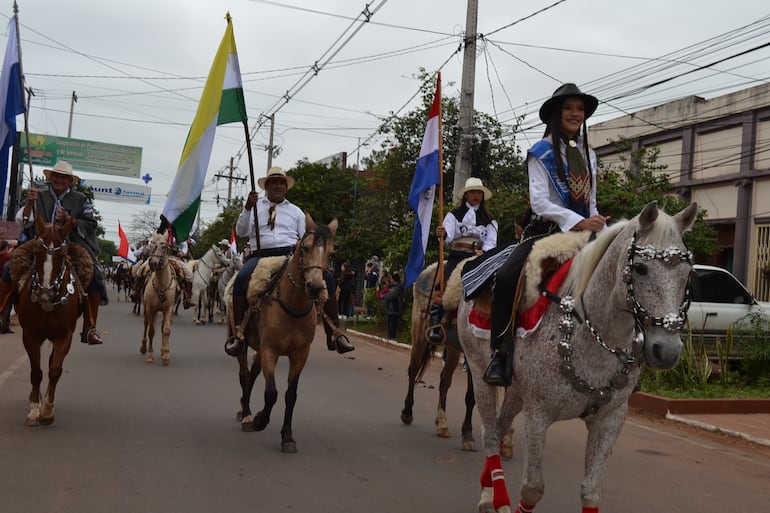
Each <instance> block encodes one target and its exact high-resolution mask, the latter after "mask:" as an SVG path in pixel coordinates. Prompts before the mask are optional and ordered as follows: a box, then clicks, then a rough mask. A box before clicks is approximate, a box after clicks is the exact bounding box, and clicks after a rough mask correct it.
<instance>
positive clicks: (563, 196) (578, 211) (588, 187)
mask: <svg viewBox="0 0 770 513" xmlns="http://www.w3.org/2000/svg"><path fill="white" fill-rule="evenodd" d="M597 104H598V100H597V99H596V98H595V97H593V96H591V95H587V94H584V93H582V92H581V91H580V90H579V89H578V88H577V86H575V85H574V84H565V85H563V86H561V87H560V88H558V89H557V90H556V91H555V92H554V94H553V96H552V97H551V98H549V99H548V100H547V101H546V102H545V103H544V104H543V105H542V107H541V109H540V118H541V120H542V121H543V122H544V123H545V125H546V133H545V135H544V137H543V139H542V140H541V141H540V142H538V143H537V144H535V145H534V146H533V148H532V149H531V150H530V151H529V153H528V156H527V165H528V172H529V177H530V203H531V216H530V219H529V221H530V222H529V224H528V225H527V227H526V228H525V231H524V234H523V236H522V239H521V241H520V243H518V244H517V245H514V246H508V247H505V248H500V247H498V246H497V227H498V226H497V221H496V220H495V219H494V216H493V215H492V214H491V213H490V212H489V211H488V210H487V208H486V206H485V203H486V201H487V200H489V199H490V198H491V197H492V191H491V190H489V189H488V188H487V187H486V186H485V185H484V184H483V183H482V181H481V180H480V179H479V178H476V177H471V178H469V179H468V180H467V182H466V183H465V186H464V187H463V188H462V189H461V190H460V191H459V194H458V197H457V200H458V203H459V206H458V207H457V208H455V209H453V210H452V211H451V212H449V213H448V214H447V215H446V217H445V218H444V219H443V220H442V222H441V223H440V224H439V226H438V227H437V228H436V235H437V236H438V237H439V238H441V239H443V240H444V242H445V243H447V244H450V250H449V254H448V259H447V264H446V265H445V266H444V273H445V277H446V278H448V277H449V275H450V273H451V272H452V271H453V269H454V268H455V267H456V266H457V264H458V263H459V262H460V261H461V260H463V259H466V258H468V257H469V256H477V255H478V257H477V258H475V259H474V260H473V261H472V262H470V263H469V264H468V265H466V266H465V268H464V270H463V283H464V284H465V296H466V299H471V298H472V297H473V294H474V293H475V292H476V291H477V290H479V289H480V287H481V285H483V284H485V283H489V281H490V280H493V281H494V282H495V283H497V282H505V283H515V282H516V279H517V278H518V276H519V274H520V272H521V267H522V265H523V262H524V260H525V259H526V256H527V254H528V252H529V250H530V249H531V247H532V244H533V243H534V242H535V241H536V240H538V239H539V238H541V237H543V236H545V235H548V234H551V233H554V232H557V231H570V230H590V231H592V232H598V231H601V230H602V229H604V227H605V225H606V222H607V220H608V218H606V217H604V216H602V215H600V214H599V212H598V210H597V206H596V186H595V185H596V156H595V154H594V153H593V151H592V150H591V149H590V148H589V147H588V138H587V130H586V126H585V120H586V119H587V118H588V117H590V116H591V114H593V112H594V111H595V110H596V107H597ZM581 128H582V133H581ZM554 155H561V158H554ZM44 173H45V175H46V177H47V178H48V180H49V183H48V185H47V188H46V189H37V188H31V189H30V190H29V191H28V195H27V200H26V203H25V205H24V206H23V207H22V208H21V209H19V211H18V213H17V216H16V218H17V222H18V223H19V224H20V225H21V226H22V229H23V233H24V238H26V239H27V240H30V239H32V238H34V236H35V234H34V226H35V225H34V215H35V213H40V214H41V215H42V216H43V218H44V219H45V220H46V221H47V222H51V223H60V224H63V223H64V222H66V221H67V220H68V219H69V218H74V219H75V220H76V226H75V229H73V230H72V231H71V233H70V235H69V239H70V240H71V241H72V242H74V243H76V244H78V245H80V246H83V247H84V248H86V249H87V250H88V253H89V254H90V255H91V257H92V265H93V267H94V273H93V279H92V281H91V283H89V284H87V286H86V292H87V294H86V300H85V301H84V308H83V310H84V314H85V315H84V323H83V331H82V333H81V341H82V342H84V343H88V344H92V345H94V344H101V343H102V337H101V334H100V333H99V331H98V330H97V329H96V321H97V317H98V310H99V306H100V305H103V304H107V293H106V288H105V283H104V282H105V273H104V271H103V269H102V268H101V267H100V266H99V265H98V263H97V260H96V255H97V254H98V242H97V239H96V224H97V223H96V220H95V219H94V216H93V207H92V205H91V202H90V201H89V200H88V198H87V197H86V196H85V195H84V194H82V193H80V192H78V191H76V190H74V188H73V187H72V186H73V185H74V184H76V183H77V182H78V180H79V178H78V177H77V176H76V175H75V174H74V173H73V170H72V166H71V165H70V164H69V163H68V162H65V161H59V162H57V163H56V165H55V166H54V167H53V168H52V169H46V170H44ZM258 184H259V187H260V188H261V189H262V190H263V191H264V192H265V194H263V195H260V194H258V193H257V191H255V190H254V191H251V192H250V194H249V196H248V199H247V201H246V203H245V205H244V208H243V210H242V211H241V213H240V215H239V217H238V221H237V223H236V227H235V229H236V233H237V234H238V235H239V236H240V237H248V239H249V246H250V247H251V248H252V249H253V248H258V250H256V251H254V250H252V251H251V254H249V255H244V257H242V258H245V260H244V262H243V266H242V268H241V270H240V271H239V272H238V274H237V276H236V278H235V282H234V286H233V318H234V323H235V324H236V325H238V324H240V322H241V321H242V319H243V315H244V313H245V311H246V309H247V307H248V305H247V300H246V286H247V283H248V280H249V277H250V276H251V273H252V272H253V271H254V268H255V267H256V265H257V263H258V262H259V260H260V258H261V257H266V256H278V255H289V254H291V252H292V251H293V250H294V248H295V246H296V244H297V241H299V240H300V239H301V237H302V236H303V235H304V233H305V216H304V213H303V212H302V210H301V209H300V208H299V207H297V206H296V205H294V204H293V203H291V202H290V201H289V200H287V199H286V193H287V191H288V190H290V189H291V188H292V186H293V185H294V178H293V177H291V176H289V175H287V174H286V173H285V171H284V170H283V169H281V168H278V167H274V168H271V169H270V170H268V172H267V174H266V176H264V177H262V178H260V179H259V180H258ZM253 209H256V216H255V215H254V213H253ZM255 218H256V219H257V220H258V223H259V226H258V229H257V228H256V227H255ZM170 228H171V226H170V224H168V223H166V222H165V220H163V222H162V226H161V230H164V231H167V233H168V234H169V235H168V236H169V242H170V245H171V246H172V247H173V248H174V250H173V252H172V255H171V256H170V258H169V261H170V263H171V265H172V267H173V268H174V272H175V275H176V277H177V280H178V282H179V284H180V288H181V289H182V291H183V295H184V307H185V308H190V307H192V306H193V303H192V298H191V295H192V284H193V276H192V271H191V269H190V268H189V266H187V265H185V264H184V260H185V259H186V256H187V255H188V251H187V249H188V247H187V246H188V244H190V243H191V242H190V241H183V242H182V243H181V244H179V243H177V241H176V240H175V239H174V238H173V232H172V230H171V229H170ZM159 231H160V230H159ZM221 246H222V247H221V250H222V251H223V252H226V253H225V254H226V255H227V257H228V258H234V255H232V254H231V253H230V252H229V241H227V240H222V241H221ZM514 247H515V251H514V250H512V249H513V248H514ZM145 249H146V246H144V247H141V246H140V248H138V250H137V253H136V256H138V259H139V261H138V262H137V264H136V265H137V266H139V268H140V270H139V271H138V272H137V271H136V270H134V272H133V273H132V274H133V275H134V276H136V277H137V278H136V279H137V282H135V283H133V284H132V288H133V290H134V291H137V290H141V287H142V283H141V282H142V278H143V276H144V275H146V273H143V272H141V267H142V266H143V265H145V264H144V262H143V255H144V254H145V251H143V250H145ZM501 254H502V257H504V258H502V257H501ZM327 274H328V276H327V280H326V281H327V286H328V292H329V297H331V298H334V297H336V283H335V279H334V277H333V275H332V274H331V273H330V272H328V271H327ZM466 276H467V277H466ZM14 290H15V286H14V284H12V283H11V282H10V275H9V273H8V272H7V270H6V272H5V273H3V277H2V280H0V297H1V298H2V300H1V301H0V308H6V309H7V308H8V304H9V303H10V300H11V299H10V298H11V296H12V295H13V292H14ZM515 292H516V288H515V287H511V286H503V287H495V290H494V302H493V311H492V316H491V319H492V321H491V339H490V343H491V345H492V348H493V350H494V353H493V358H492V361H491V363H490V366H489V368H488V369H487V373H486V376H485V377H486V379H487V382H488V383H491V384H497V385H506V384H509V383H510V379H511V373H510V362H509V361H508V362H506V360H507V359H508V356H509V354H510V352H511V351H510V348H511V345H512V342H513V335H514V328H515V326H514V320H513V319H512V315H511V312H512V311H513V303H514V300H515ZM0 311H2V310H0ZM324 311H325V313H326V315H325V316H324V320H325V321H326V322H325V329H326V334H327V344H328V348H329V349H330V350H335V349H336V350H337V351H339V352H340V353H344V352H347V351H351V350H353V346H352V345H351V344H350V342H349V340H348V339H347V338H346V337H345V336H344V334H341V333H340V332H339V330H337V329H336V328H337V326H339V312H338V304H337V302H336V301H333V300H332V301H326V302H325V305H324ZM344 314H345V315H348V314H349V312H344ZM446 317H447V316H446V312H444V309H443V307H442V304H441V302H440V295H439V294H437V296H436V298H435V301H434V302H433V304H432V305H431V306H430V309H429V320H430V325H431V328H430V329H429V330H428V333H427V337H428V339H429V340H430V341H431V342H433V343H442V342H444V340H445V335H444V332H443V325H444V324H445V320H446ZM327 319H328V320H327ZM0 321H2V319H0ZM0 327H4V326H2V325H0ZM333 335H334V336H333ZM245 349H246V347H245V345H244V344H243V342H242V341H241V340H239V339H238V338H237V337H234V336H232V335H231V336H230V337H229V338H228V340H227V342H226V346H225V350H226V352H227V353H228V354H230V355H233V356H235V355H239V354H241V353H242V352H243V351H245Z"/></svg>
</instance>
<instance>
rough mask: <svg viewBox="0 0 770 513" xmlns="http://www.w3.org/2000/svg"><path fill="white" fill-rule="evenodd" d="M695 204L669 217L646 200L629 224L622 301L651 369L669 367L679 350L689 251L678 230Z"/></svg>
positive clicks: (693, 211) (687, 294)
mask: <svg viewBox="0 0 770 513" xmlns="http://www.w3.org/2000/svg"><path fill="white" fill-rule="evenodd" d="M697 213H698V205H697V204H696V203H693V204H691V205H690V206H688V207H687V208H685V209H684V210H682V211H681V212H679V213H678V214H676V215H675V216H673V217H672V216H668V215H666V214H665V213H664V212H662V211H660V210H658V206H657V203H656V202H651V203H649V204H648V205H647V206H646V207H645V208H644V210H643V211H642V213H641V214H639V216H637V218H635V219H634V220H633V222H632V223H631V224H632V225H635V226H634V228H635V230H634V233H633V236H632V237H631V242H630V244H629V245H628V249H627V252H626V261H625V264H624V268H623V281H624V282H625V285H626V300H627V302H628V306H629V308H630V309H631V312H632V314H633V316H634V321H635V323H636V325H637V339H639V338H640V337H643V340H644V349H643V353H644V359H645V361H646V362H647V364H648V365H649V366H650V367H652V368H655V369H670V368H672V367H673V366H674V365H676V363H677V362H678V361H679V356H680V354H681V352H682V339H681V335H680V331H681V329H682V327H683V325H684V322H685V316H686V315H687V309H688V308H689V307H690V275H691V273H692V254H691V253H690V251H688V249H687V248H686V247H685V245H684V242H683V240H682V236H683V234H684V233H685V232H686V231H688V230H689V229H690V228H692V225H693V223H694V222H695V219H696V216H697Z"/></svg>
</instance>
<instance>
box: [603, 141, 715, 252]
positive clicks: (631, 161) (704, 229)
mask: <svg viewBox="0 0 770 513" xmlns="http://www.w3.org/2000/svg"><path fill="white" fill-rule="evenodd" d="M615 145H616V147H617V149H618V151H619V152H620V153H619V154H618V158H619V159H620V163H619V164H618V163H614V164H605V163H603V162H600V163H599V172H598V176H597V180H598V184H597V189H596V201H597V204H598V207H599V212H601V213H602V214H603V215H608V216H610V217H611V218H612V220H616V221H617V220H620V219H631V218H632V217H634V216H635V215H637V214H638V213H639V212H641V211H642V209H643V208H644V207H645V205H647V203H649V202H650V201H657V202H658V206H659V207H661V208H662V209H663V210H664V211H665V212H667V213H669V214H675V213H677V212H679V211H680V210H682V209H683V208H685V207H686V206H687V202H685V201H684V200H682V199H680V198H679V197H677V196H676V194H674V193H675V191H674V186H673V185H672V184H671V181H670V180H669V178H668V175H667V174H666V172H665V170H666V166H665V165H662V164H659V163H658V161H657V160H658V155H659V153H660V150H659V148H657V147H655V146H653V147H647V148H641V149H639V150H632V147H631V142H630V141H628V140H620V141H616V142H615ZM705 215H706V210H704V209H699V211H698V219H697V221H696V222H695V225H694V226H693V229H692V230H691V231H690V232H689V233H687V234H686V235H685V237H684V239H685V243H686V244H687V246H688V247H689V248H690V250H691V251H692V252H693V253H695V254H696V255H712V254H714V253H715V252H716V240H717V234H716V230H715V229H714V228H712V227H711V226H709V225H708V224H706V222H705V220H704V218H705Z"/></svg>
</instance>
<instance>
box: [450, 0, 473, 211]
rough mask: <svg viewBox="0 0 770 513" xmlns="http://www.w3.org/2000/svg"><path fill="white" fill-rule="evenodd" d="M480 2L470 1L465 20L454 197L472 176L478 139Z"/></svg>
mask: <svg viewBox="0 0 770 513" xmlns="http://www.w3.org/2000/svg"><path fill="white" fill-rule="evenodd" d="M478 11H479V2H478V0H468V12H467V14H466V18H465V53H464V55H463V78H462V83H461V85H460V119H459V122H458V126H459V128H460V148H459V150H458V152H457V161H456V162H455V176H454V181H455V183H454V187H453V188H452V196H453V197H455V196H457V192H458V191H459V190H460V189H462V188H463V186H464V185H465V180H467V179H468V177H469V176H470V169H471V146H472V144H471V143H472V141H473V138H474V137H476V135H475V131H474V129H473V89H474V85H475V83H476V25H477V21H478Z"/></svg>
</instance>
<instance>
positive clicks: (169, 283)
mask: <svg viewBox="0 0 770 513" xmlns="http://www.w3.org/2000/svg"><path fill="white" fill-rule="evenodd" d="M148 248H149V257H148V259H147V267H148V268H149V270H150V275H149V276H148V277H147V279H146V281H145V286H144V294H143V295H142V303H143V304H144V334H143V336H142V345H141V346H140V347H139V352H140V353H142V354H144V355H146V357H145V361H146V362H147V363H153V362H154V361H155V359H154V357H153V350H152V339H153V337H154V336H155V318H156V317H157V314H158V313H160V314H161V315H162V320H161V327H160V328H161V348H160V360H161V363H163V365H168V364H169V363H170V361H171V360H170V357H169V338H170V337H171V317H172V314H173V311H174V302H175V301H176V297H177V293H178V286H177V282H176V276H175V275H174V271H173V269H171V264H170V263H169V261H168V257H169V255H170V254H171V248H170V247H169V244H168V238H167V235H166V234H165V233H163V234H161V233H154V234H153V235H152V238H151V239H150V243H149V246H148Z"/></svg>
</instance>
